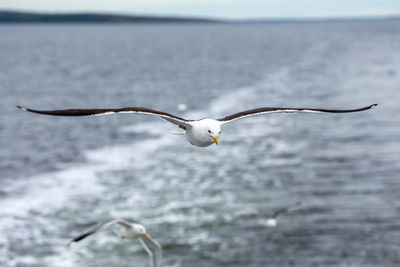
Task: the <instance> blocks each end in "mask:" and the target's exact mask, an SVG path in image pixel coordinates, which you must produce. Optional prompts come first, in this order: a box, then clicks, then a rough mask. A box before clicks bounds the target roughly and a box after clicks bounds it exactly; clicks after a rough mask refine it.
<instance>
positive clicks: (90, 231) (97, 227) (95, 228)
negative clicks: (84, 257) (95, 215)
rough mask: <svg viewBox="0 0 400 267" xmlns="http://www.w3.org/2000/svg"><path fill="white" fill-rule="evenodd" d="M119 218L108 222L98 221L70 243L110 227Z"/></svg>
mask: <svg viewBox="0 0 400 267" xmlns="http://www.w3.org/2000/svg"><path fill="white" fill-rule="evenodd" d="M118 222H119V220H112V221H106V222H99V223H97V224H96V225H95V226H92V227H90V228H89V229H87V230H86V231H85V232H83V233H82V234H80V235H79V236H77V237H75V238H74V239H72V240H71V241H69V242H68V245H70V244H71V243H72V242H79V241H81V240H82V239H85V238H86V237H88V236H90V235H93V234H95V233H96V232H97V231H99V230H101V229H103V228H105V227H108V226H110V225H112V224H115V223H118Z"/></svg>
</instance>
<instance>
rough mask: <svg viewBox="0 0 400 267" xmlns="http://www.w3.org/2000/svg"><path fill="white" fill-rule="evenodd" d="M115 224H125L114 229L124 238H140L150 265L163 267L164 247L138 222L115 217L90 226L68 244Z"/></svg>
mask: <svg viewBox="0 0 400 267" xmlns="http://www.w3.org/2000/svg"><path fill="white" fill-rule="evenodd" d="M114 224H119V225H121V226H123V229H122V230H116V229H113V231H114V233H115V234H116V235H117V236H119V237H120V238H122V239H139V241H140V243H141V244H142V246H143V247H144V249H145V250H146V252H147V254H149V257H150V265H151V266H152V267H162V249H161V246H160V245H159V244H158V243H157V242H156V241H155V240H154V239H152V238H151V237H150V235H149V234H147V232H146V229H145V228H144V226H143V225H141V224H138V223H129V222H127V221H124V220H121V219H114V220H111V221H106V222H99V223H98V224H97V225H95V226H93V227H91V228H89V229H88V230H87V231H86V232H84V233H82V234H80V235H79V236H77V237H75V238H74V239H72V240H71V241H69V243H68V245H70V244H71V243H72V242H78V241H81V240H82V239H84V238H86V237H88V236H90V235H92V234H95V233H96V232H97V231H99V230H101V229H103V228H106V227H109V226H111V225H114Z"/></svg>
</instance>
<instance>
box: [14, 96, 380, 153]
mask: <svg viewBox="0 0 400 267" xmlns="http://www.w3.org/2000/svg"><path fill="white" fill-rule="evenodd" d="M377 105H378V104H373V105H370V106H367V107H363V108H358V109H320V108H278V107H262V108H255V109H249V110H245V111H242V112H238V113H235V114H232V115H228V116H225V117H223V118H220V119H210V118H205V119H200V120H187V119H184V118H181V117H178V116H175V115H172V114H169V113H166V112H163V111H158V110H154V109H150V108H145V107H125V108H114V109H61V110H35V109H30V108H26V107H22V106H17V107H18V108H19V109H21V110H24V111H29V112H33V113H38V114H45V115H53V116H101V115H110V114H118V113H136V114H147V115H152V116H158V117H160V118H162V119H164V120H166V121H168V122H170V123H172V124H175V125H177V126H178V127H179V128H181V129H183V130H184V132H183V133H182V134H184V135H185V136H186V139H187V141H188V142H189V143H190V144H192V145H194V146H198V147H207V146H210V145H212V144H214V143H215V144H216V145H218V140H219V135H220V134H221V127H222V126H223V125H225V124H226V123H230V122H233V121H236V120H239V119H244V118H247V117H251V116H256V115H261V114H269V113H295V112H309V113H348V112H359V111H364V110H368V109H370V108H373V107H375V106H377Z"/></svg>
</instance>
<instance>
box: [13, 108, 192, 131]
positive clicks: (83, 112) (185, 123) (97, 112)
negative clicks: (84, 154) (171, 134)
mask: <svg viewBox="0 0 400 267" xmlns="http://www.w3.org/2000/svg"><path fill="white" fill-rule="evenodd" d="M17 108H19V109H21V110H24V111H29V112H33V113H38V114H44V115H52V116H102V115H111V114H118V113H137V114H147V115H153V116H158V117H160V118H162V119H164V120H167V121H169V122H171V123H173V124H176V125H178V126H180V127H181V128H184V129H186V127H190V123H189V122H190V120H186V119H184V118H181V117H178V116H175V115H172V114H169V113H166V112H162V111H158V110H154V109H149V108H144V107H126V108H111V109H59V110H36V109H30V108H26V107H22V106H17Z"/></svg>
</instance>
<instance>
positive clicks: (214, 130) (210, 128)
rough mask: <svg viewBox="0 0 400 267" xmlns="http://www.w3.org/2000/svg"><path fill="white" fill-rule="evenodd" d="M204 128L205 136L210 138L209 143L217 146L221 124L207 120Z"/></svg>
mask: <svg viewBox="0 0 400 267" xmlns="http://www.w3.org/2000/svg"><path fill="white" fill-rule="evenodd" d="M206 126H207V127H205V130H206V131H207V133H206V134H207V135H208V137H209V138H210V141H211V142H214V143H215V144H216V145H218V139H219V135H220V134H221V124H220V123H219V122H218V121H215V120H211V119H208V120H207V124H206Z"/></svg>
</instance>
